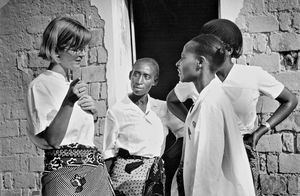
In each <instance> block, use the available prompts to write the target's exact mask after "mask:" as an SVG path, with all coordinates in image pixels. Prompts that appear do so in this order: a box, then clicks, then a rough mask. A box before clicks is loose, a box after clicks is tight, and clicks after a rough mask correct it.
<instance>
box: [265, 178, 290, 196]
mask: <svg viewBox="0 0 300 196" xmlns="http://www.w3.org/2000/svg"><path fill="white" fill-rule="evenodd" d="M260 182H261V188H262V193H263V194H284V193H286V190H287V187H286V178H285V177H283V176H279V175H266V174H262V175H260Z"/></svg>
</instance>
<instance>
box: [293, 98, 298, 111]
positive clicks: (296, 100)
mask: <svg viewBox="0 0 300 196" xmlns="http://www.w3.org/2000/svg"><path fill="white" fill-rule="evenodd" d="M297 105H298V99H297V97H296V96H295V95H294V96H293V98H292V100H291V107H292V108H293V110H294V109H295V108H296V107H297Z"/></svg>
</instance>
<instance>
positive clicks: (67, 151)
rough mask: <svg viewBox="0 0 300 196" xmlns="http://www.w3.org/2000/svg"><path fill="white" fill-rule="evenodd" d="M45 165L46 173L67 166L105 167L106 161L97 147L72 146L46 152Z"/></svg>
mask: <svg viewBox="0 0 300 196" xmlns="http://www.w3.org/2000/svg"><path fill="white" fill-rule="evenodd" d="M44 164H45V172H50V171H53V170H57V169H59V168H62V167H67V166H80V165H90V166H98V165H103V164H104V159H103V157H102V154H101V152H99V151H98V150H97V148H96V147H89V146H85V145H81V144H70V145H65V146H60V147H59V148H58V149H50V150H45V159H44Z"/></svg>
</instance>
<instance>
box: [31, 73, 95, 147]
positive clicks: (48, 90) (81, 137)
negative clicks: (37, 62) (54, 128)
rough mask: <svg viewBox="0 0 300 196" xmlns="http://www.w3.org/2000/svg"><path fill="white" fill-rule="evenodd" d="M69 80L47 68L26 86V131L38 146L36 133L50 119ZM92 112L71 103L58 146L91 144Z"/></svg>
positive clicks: (42, 128) (43, 127)
mask: <svg viewBox="0 0 300 196" xmlns="http://www.w3.org/2000/svg"><path fill="white" fill-rule="evenodd" d="M69 85H70V82H68V81H66V79H65V77H64V76H63V75H61V74H59V73H56V72H53V71H51V70H47V71H45V72H44V73H41V74H40V75H39V76H38V77H37V78H35V79H34V80H33V81H32V82H31V83H30V85H29V88H28V95H27V118H28V119H27V123H28V127H27V133H28V136H29V137H30V139H31V140H32V142H33V143H34V144H36V145H37V146H38V147H40V148H43V146H42V144H41V143H39V141H38V140H37V137H36V135H37V134H39V133H41V132H42V131H44V130H45V129H46V128H47V127H48V126H49V125H50V123H51V122H52V120H53V119H54V117H55V116H56V114H57V112H58V111H59V109H60V107H61V104H62V102H63V100H64V98H65V96H66V94H67V92H68V89H69ZM94 129H95V127H94V121H93V115H92V114H90V113H88V112H85V111H84V110H82V109H81V108H80V106H79V105H78V104H77V102H76V103H75V104H74V107H73V111H72V114H71V117H70V121H69V124H68V128H67V131H66V134H65V137H64V138H63V140H62V142H61V144H60V145H67V144H71V143H79V144H83V145H87V146H94Z"/></svg>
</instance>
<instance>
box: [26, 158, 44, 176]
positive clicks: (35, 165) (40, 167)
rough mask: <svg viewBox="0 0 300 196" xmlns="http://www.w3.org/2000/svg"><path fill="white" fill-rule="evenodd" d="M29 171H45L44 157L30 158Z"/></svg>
mask: <svg viewBox="0 0 300 196" xmlns="http://www.w3.org/2000/svg"><path fill="white" fill-rule="evenodd" d="M29 171H33V172H41V171H44V157H30V158H29Z"/></svg>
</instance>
